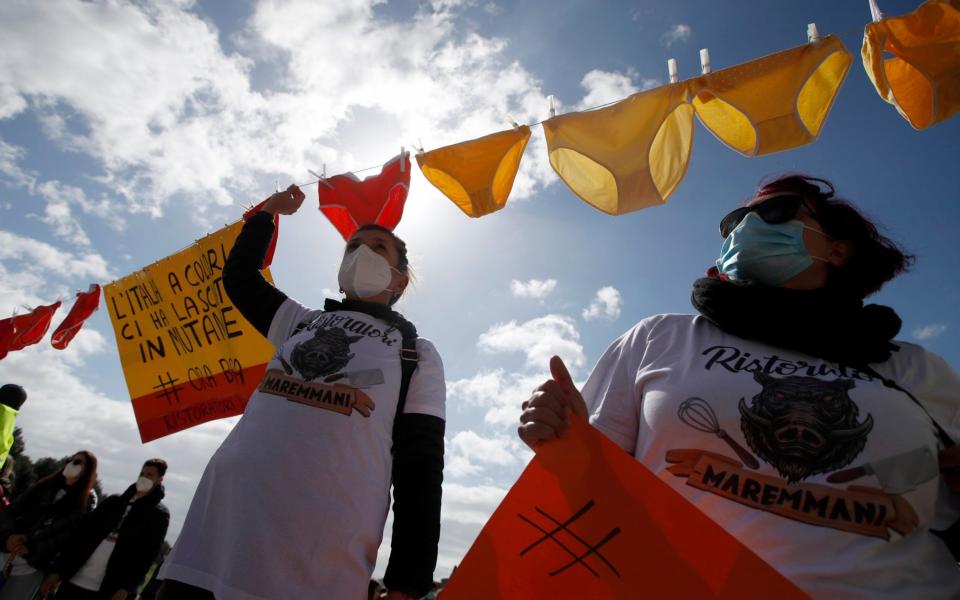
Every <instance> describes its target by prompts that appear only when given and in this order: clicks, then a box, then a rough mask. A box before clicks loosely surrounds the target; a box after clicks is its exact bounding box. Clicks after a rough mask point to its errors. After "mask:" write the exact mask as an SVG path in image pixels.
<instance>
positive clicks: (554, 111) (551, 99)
mask: <svg viewBox="0 0 960 600" xmlns="http://www.w3.org/2000/svg"><path fill="white" fill-rule="evenodd" d="M547 102H549V103H550V118H551V119H552V118H553V117H555V116H557V106H556V100H555V99H554V97H553V94H550V95H549V96H547Z"/></svg>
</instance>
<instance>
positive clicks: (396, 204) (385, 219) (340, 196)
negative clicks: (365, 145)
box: [317, 152, 410, 240]
mask: <svg viewBox="0 0 960 600" xmlns="http://www.w3.org/2000/svg"><path fill="white" fill-rule="evenodd" d="M409 188H410V154H409V153H408V152H404V153H403V155H400V156H397V157H395V158H393V159H392V160H391V161H390V162H388V163H387V164H385V165H383V168H382V169H381V170H380V174H379V175H374V176H372V177H367V178H366V179H364V180H363V181H360V180H359V179H357V176H356V175H354V174H353V173H345V174H343V175H335V176H333V177H331V178H329V179H324V180H321V181H320V183H319V184H318V185H317V193H318V195H319V197H320V211H321V212H323V214H324V215H325V216H326V217H327V218H328V219H330V222H331V223H333V226H334V227H336V228H337V231H339V232H340V235H342V236H343V239H345V240H346V239H349V238H350V236H351V235H353V234H354V232H355V231H356V230H357V229H359V228H360V227H362V226H363V225H369V224H370V223H376V224H377V225H381V226H383V227H386V228H387V229H389V230H391V231H393V228H394V227H396V226H397V224H398V223H399V222H400V217H402V216H403V205H404V203H405V202H406V201H407V191H408V190H409Z"/></svg>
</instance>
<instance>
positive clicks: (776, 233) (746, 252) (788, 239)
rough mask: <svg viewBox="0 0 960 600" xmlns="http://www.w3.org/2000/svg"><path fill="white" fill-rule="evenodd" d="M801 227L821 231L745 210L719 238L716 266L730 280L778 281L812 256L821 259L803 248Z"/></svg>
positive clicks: (793, 273) (803, 266) (799, 270)
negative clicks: (722, 237) (774, 221)
mask: <svg viewBox="0 0 960 600" xmlns="http://www.w3.org/2000/svg"><path fill="white" fill-rule="evenodd" d="M804 229H811V230H813V231H817V232H819V233H821V234H822V233H823V232H821V231H819V230H818V229H814V228H813V227H807V226H806V225H804V224H803V223H801V222H800V221H787V222H786V223H776V224H772V223H767V222H766V221H764V220H763V219H761V218H760V216H759V215H758V214H756V213H748V214H747V216H746V217H744V218H743V220H742V221H740V224H739V225H737V227H736V228H735V229H734V230H733V231H731V232H730V235H729V236H727V239H725V240H724V241H723V247H722V248H721V249H720V258H718V259H717V263H716V264H717V269H718V270H719V271H720V272H721V273H723V274H725V275H726V276H727V277H729V278H730V279H731V280H733V281H748V282H750V283H758V284H761V285H770V286H774V285H780V284H781V283H783V282H784V281H787V280H789V279H791V278H792V277H795V276H797V275H799V274H800V273H802V272H803V271H804V270H806V269H807V267H809V266H810V265H812V264H813V261H814V259H816V260H825V259H822V258H820V257H818V256H810V253H809V252H807V248H806V246H804V244H803V230H804ZM824 235H826V234H824Z"/></svg>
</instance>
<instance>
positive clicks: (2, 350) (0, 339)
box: [0, 317, 13, 359]
mask: <svg viewBox="0 0 960 600" xmlns="http://www.w3.org/2000/svg"><path fill="white" fill-rule="evenodd" d="M12 337H13V317H10V318H9V319H3V320H2V321H0V359H2V358H3V357H5V356H6V355H7V346H8V345H9V344H10V339H11V338H12Z"/></svg>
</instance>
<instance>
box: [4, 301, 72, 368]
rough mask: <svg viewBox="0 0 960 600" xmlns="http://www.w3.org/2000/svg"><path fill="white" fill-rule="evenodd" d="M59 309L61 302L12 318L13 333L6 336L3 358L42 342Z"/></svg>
mask: <svg viewBox="0 0 960 600" xmlns="http://www.w3.org/2000/svg"><path fill="white" fill-rule="evenodd" d="M58 308H60V301H59V300H57V301H56V302H54V303H53V304H48V305H46V306H38V307H36V308H35V309H33V310H32V311H30V312H28V313H27V314H25V315H17V316H15V317H11V318H10V319H9V320H10V321H11V322H12V326H13V331H12V332H11V333H10V334H8V335H7V336H6V343H5V344H4V346H3V348H2V350H0V351H2V352H3V356H6V355H7V352H11V351H13V350H21V349H23V348H26V347H27V346H31V345H33V344H36V343H37V342H39V341H40V340H42V339H43V336H44V334H46V333H47V330H48V329H50V321H52V320H53V314H54V313H55V312H57V309H58Z"/></svg>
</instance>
